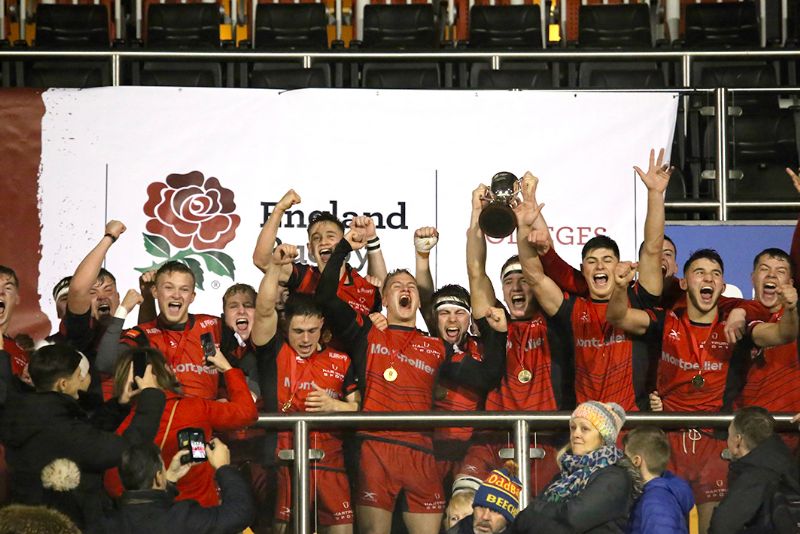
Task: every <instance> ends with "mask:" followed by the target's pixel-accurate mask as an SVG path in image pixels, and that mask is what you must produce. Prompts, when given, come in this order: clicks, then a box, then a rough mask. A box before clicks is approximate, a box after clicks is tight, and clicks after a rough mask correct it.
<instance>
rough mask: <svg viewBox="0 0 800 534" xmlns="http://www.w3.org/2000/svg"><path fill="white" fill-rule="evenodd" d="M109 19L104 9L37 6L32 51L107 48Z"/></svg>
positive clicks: (75, 6)
mask: <svg viewBox="0 0 800 534" xmlns="http://www.w3.org/2000/svg"><path fill="white" fill-rule="evenodd" d="M108 29H109V15H108V9H107V8H106V6H104V5H62V4H39V5H38V6H37V8H36V47H37V48H61V49H73V50H75V49H87V48H96V49H102V48H108V46H109V44H110V41H109V34H108V31H109V30H108Z"/></svg>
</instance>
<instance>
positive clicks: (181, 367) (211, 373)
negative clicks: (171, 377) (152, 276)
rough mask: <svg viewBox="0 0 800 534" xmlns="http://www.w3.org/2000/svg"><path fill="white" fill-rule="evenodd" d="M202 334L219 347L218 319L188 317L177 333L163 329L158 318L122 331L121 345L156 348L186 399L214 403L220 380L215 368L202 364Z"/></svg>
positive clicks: (198, 315)
mask: <svg viewBox="0 0 800 534" xmlns="http://www.w3.org/2000/svg"><path fill="white" fill-rule="evenodd" d="M205 333H210V334H211V336H212V337H213V338H214V343H216V344H219V342H220V339H221V335H222V334H221V321H220V319H219V317H214V316H213V315H204V314H197V315H192V314H189V319H188V321H186V324H184V325H182V326H181V327H179V329H173V328H170V327H167V326H165V325H164V324H163V323H162V322H161V319H160V317H159V318H156V319H155V320H153V321H150V322H149V323H144V324H140V325H137V326H134V327H133V328H131V329H129V330H126V331H124V332H123V333H122V336H121V337H120V342H121V343H125V344H126V345H130V346H134V347H135V346H139V347H154V348H157V349H158V350H160V351H161V352H163V353H164V356H165V357H166V359H167V363H168V364H169V366H170V367H171V368H172V371H173V372H174V373H175V377H176V378H177V379H178V382H180V384H181V387H182V389H183V394H184V395H185V396H187V397H200V398H202V399H211V400H213V399H216V398H217V395H218V393H219V391H218V390H219V377H218V373H217V370H216V368H214V366H207V365H206V363H205V356H204V355H203V346H202V345H201V343H200V336H201V335H203V334H205Z"/></svg>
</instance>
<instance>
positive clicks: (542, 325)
mask: <svg viewBox="0 0 800 534" xmlns="http://www.w3.org/2000/svg"><path fill="white" fill-rule="evenodd" d="M551 326H552V325H551V323H550V321H549V320H548V319H547V318H546V317H544V316H543V315H542V314H541V313H537V314H536V315H535V316H534V317H532V318H531V319H527V320H521V321H509V324H508V342H507V344H506V357H505V373H504V375H503V379H502V381H501V382H500V387H499V388H498V389H495V390H493V391H491V392H489V394H488V395H487V397H486V409H487V410H489V411H537V410H538V411H551V410H559V409H568V408H571V407H572V405H573V404H574V390H573V387H572V378H573V375H572V371H571V367H572V366H571V364H569V362H568V359H569V357H568V356H567V354H566V353H565V352H564V350H563V349H564V348H566V347H564V346H562V345H563V344H562V343H559V342H558V341H557V340H555V339H554V336H555V332H554V330H553V329H552V328H551ZM523 368H524V369H525V370H527V371H530V373H531V374H532V378H531V380H530V382H527V383H523V382H520V380H519V373H520V371H522V370H523Z"/></svg>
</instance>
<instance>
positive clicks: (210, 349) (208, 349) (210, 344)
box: [200, 332, 217, 360]
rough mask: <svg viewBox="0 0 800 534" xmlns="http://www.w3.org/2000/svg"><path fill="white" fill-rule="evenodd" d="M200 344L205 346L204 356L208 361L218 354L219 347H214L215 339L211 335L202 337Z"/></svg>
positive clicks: (207, 334) (206, 334)
mask: <svg viewBox="0 0 800 534" xmlns="http://www.w3.org/2000/svg"><path fill="white" fill-rule="evenodd" d="M200 344H201V345H202V346H203V356H205V358H206V360H208V358H209V357H210V356H213V355H214V354H216V353H217V347H216V346H215V345H214V337H213V336H212V335H211V334H210V333H208V332H206V333H205V334H203V335H201V336H200Z"/></svg>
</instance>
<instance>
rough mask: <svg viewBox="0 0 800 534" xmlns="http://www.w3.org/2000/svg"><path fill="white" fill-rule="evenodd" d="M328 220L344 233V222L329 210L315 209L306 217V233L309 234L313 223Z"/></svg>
mask: <svg viewBox="0 0 800 534" xmlns="http://www.w3.org/2000/svg"><path fill="white" fill-rule="evenodd" d="M323 222H330V223H333V224H335V225H336V226H338V227H339V230H341V231H342V233H344V223H343V222H342V221H340V220H339V218H338V217H337V216H336V215H334V214H333V213H331V212H329V211H315V212H313V213H312V214H311V216H310V217H309V218H308V235H311V229H312V228H313V227H314V225H315V224H318V223H323Z"/></svg>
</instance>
